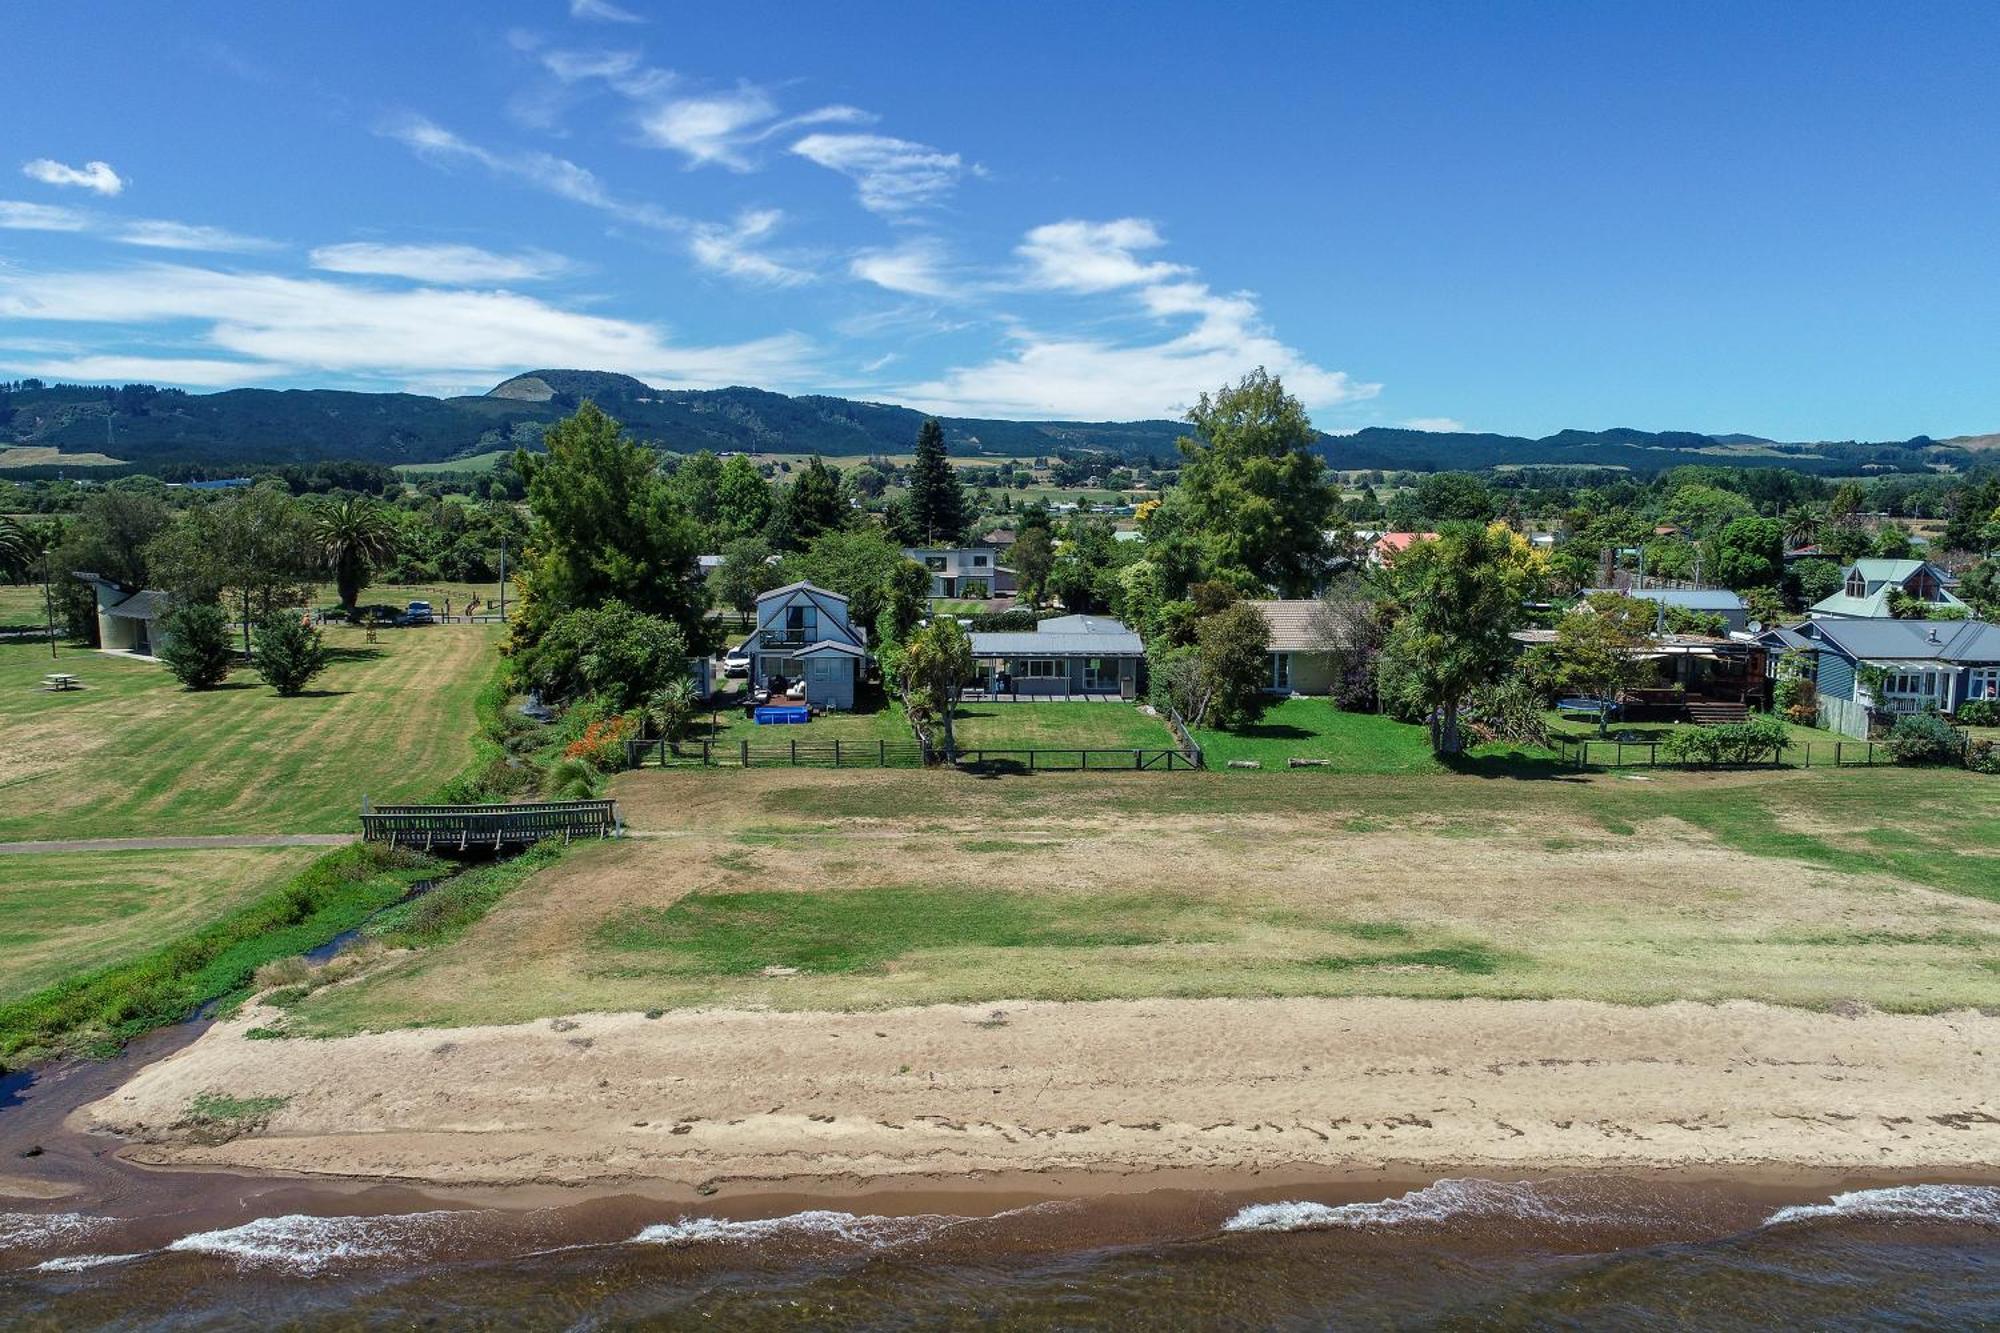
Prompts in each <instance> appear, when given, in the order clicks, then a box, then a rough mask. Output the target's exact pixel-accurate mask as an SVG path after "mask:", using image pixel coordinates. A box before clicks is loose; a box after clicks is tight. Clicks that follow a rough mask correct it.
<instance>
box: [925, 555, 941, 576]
mask: <svg viewBox="0 0 2000 1333" xmlns="http://www.w3.org/2000/svg"><path fill="white" fill-rule="evenodd" d="M924 568H925V569H928V570H929V571H930V572H931V573H933V574H942V573H943V572H944V557H943V556H941V555H927V556H925V557H924Z"/></svg>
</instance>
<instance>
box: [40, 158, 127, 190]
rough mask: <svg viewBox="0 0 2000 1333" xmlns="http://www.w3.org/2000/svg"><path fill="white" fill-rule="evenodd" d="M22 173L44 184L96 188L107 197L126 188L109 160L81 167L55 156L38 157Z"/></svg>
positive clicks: (87, 163) (122, 179) (86, 188)
mask: <svg viewBox="0 0 2000 1333" xmlns="http://www.w3.org/2000/svg"><path fill="white" fill-rule="evenodd" d="M21 174H22V175H23V176H26V177H28V178H29V179H31V180H38V181H40V182H42V184H44V185H74V186H77V187H79V188H81V189H85V190H94V191H96V192H97V193H98V194H101V195H104V196H106V197H107V198H108V197H109V196H111V195H114V194H117V193H118V192H119V191H121V190H123V189H124V188H125V181H124V178H122V177H121V176H119V174H118V173H117V172H115V171H113V170H112V169H111V164H110V163H109V162H86V163H84V164H83V165H82V166H80V167H72V166H65V165H64V164H63V163H61V162H58V161H56V160H55V159H54V158H49V157H38V158H36V159H35V160H34V161H32V162H30V163H28V164H27V165H25V166H23V167H22V168H21Z"/></svg>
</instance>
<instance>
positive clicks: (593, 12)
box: [569, 0, 646, 23]
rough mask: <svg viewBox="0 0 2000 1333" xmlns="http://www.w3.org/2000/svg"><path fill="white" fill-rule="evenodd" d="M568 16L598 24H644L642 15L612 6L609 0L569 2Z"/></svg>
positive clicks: (576, 0) (575, 0)
mask: <svg viewBox="0 0 2000 1333" xmlns="http://www.w3.org/2000/svg"><path fill="white" fill-rule="evenodd" d="M569 16H570V17H571V18H573V19H585V20H589V21H595V22H598V23H644V22H645V21H646V18H645V16H644V15H643V14H635V13H633V12H632V11H631V10H629V9H625V8H623V7H621V6H619V5H614V4H612V3H611V0H569Z"/></svg>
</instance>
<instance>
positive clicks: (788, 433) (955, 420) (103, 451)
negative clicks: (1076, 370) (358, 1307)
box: [0, 370, 2000, 475]
mask: <svg viewBox="0 0 2000 1333" xmlns="http://www.w3.org/2000/svg"><path fill="white" fill-rule="evenodd" d="M585 398H589V399H591V400H593V401H595V402H596V403H597V404H598V406H600V407H602V408H603V409H604V410H605V411H607V412H609V413H610V414H611V415H613V416H615V417H617V418H618V419H619V420H620V421H622V422H624V423H625V425H626V427H627V428H628V429H629V430H630V431H631V432H632V433H633V435H634V436H636V437H637V438H639V439H642V440H645V441H648V442H649V443H652V444H654V445H656V446H658V447H660V448H662V449H667V450H671V451H673V452H676V453H692V452H694V451H696V450H699V449H710V450H713V451H715V452H718V453H722V452H728V451H741V452H757V453H784V454H811V453H818V454H821V455H824V456H826V457H828V458H857V457H865V456H867V455H870V454H906V453H908V452H909V451H910V448H911V446H912V445H913V443H914V442H915V440H916V435H917V427H918V425H919V424H920V423H921V422H922V421H923V419H924V414H923V413H920V412H917V411H915V410H913V409H911V408H907V407H899V406H896V405H894V404H890V403H873V402H865V401H859V400H854V399H847V398H833V397H827V396H823V395H817V394H807V395H801V396H796V397H794V396H788V395H786V394H780V393H771V392H769V391H766V390H763V389H752V388H728V389H660V388H654V387H653V386H651V385H648V384H646V383H644V382H643V381H641V380H638V379H634V378H633V377H631V376H629V375H619V374H612V373H608V372H603V371H586V370H536V371H530V372H528V373H527V374H523V375H516V376H514V377H513V378H511V379H508V380H505V381H503V382H502V383H500V384H498V385H496V386H495V387H494V388H492V389H491V390H489V391H488V392H486V393H484V394H478V395H468V396H464V397H454V398H432V397H427V396H424V395H421V394H412V393H360V392H353V391H349V390H338V389H229V390H224V391H222V392H218V393H206V394H191V393H186V392H182V391H180V390H173V389H164V390H163V389H155V388H153V387H151V386H148V385H126V386H124V387H122V388H120V387H110V386H87V385H44V384H41V383H39V382H36V381H32V380H30V381H25V382H22V383H21V384H17V385H13V386H10V387H7V388H4V389H0V445H11V446H25V447H27V448H28V449H31V450H32V451H33V452H32V453H26V452H24V453H21V454H19V455H18V456H17V459H16V462H17V463H28V462H30V461H33V462H36V463H41V464H42V466H39V467H36V468H35V469H34V471H35V472H37V473H39V472H42V471H44V470H47V469H52V468H54V467H56V466H58V465H59V462H60V460H61V459H63V458H66V457H67V456H68V455H72V454H83V453H90V454H98V455H105V456H108V458H110V459H116V460H121V461H122V462H124V463H126V464H129V465H132V466H134V467H142V466H146V465H155V466H157V465H159V464H162V463H181V464H194V465H201V466H205V467H227V466H233V465H248V464H258V463H297V462H312V461H317V460H321V459H336V458H338V459H359V460H364V461H369V462H380V463H389V464H402V463H438V462H444V461H448V460H451V459H454V458H461V457H469V456H471V455H475V454H480V453H491V452H492V451H494V450H497V449H505V448H509V447H512V446H515V445H526V446H529V447H533V446H534V445H535V444H536V443H538V442H539V440H540V437H541V432H542V430H543V429H544V428H545V427H547V426H548V424H549V423H550V422H553V421H556V420H558V419H560V418H561V417H563V416H566V415H568V414H569V413H570V412H572V411H574V410H575V408H576V406H577V404H578V403H579V402H581V401H583V400H584V399H585ZM940 420H941V421H942V423H943V425H944V428H945V434H946V438H947V440H948V441H949V444H950V447H951V450H952V453H953V454H954V455H955V456H957V457H959V458H961V459H963V458H968V457H976V456H980V455H990V456H993V457H995V458H1009V457H1011V458H1028V457H1038V456H1044V455H1048V454H1052V453H1055V452H1057V451H1058V450H1066V449H1067V450H1094V451H1102V452H1106V453H1111V454H1117V455H1121V456H1124V457H1127V458H1135V459H1136V458H1140V457H1145V458H1151V459H1159V460H1166V459H1171V458H1173V457H1174V456H1175V441H1176V440H1178V439H1179V438H1180V437H1181V436H1183V435H1185V434H1186V433H1187V427H1186V426H1185V425H1184V424H1182V423H1180V422H1176V421H1120V422H1081V421H1006V420H998V419H986V418H974V417H944V418H941V419H940ZM1994 448H2000V436H1967V437H1960V438H1958V439H1954V440H1944V441H1935V440H1931V439H1928V438H1926V437H1923V436H1918V437H1916V438H1915V439H1910V440H1902V441H1884V442H1874V443H1869V442H1858V441H1841V442H1814V443H1783V442H1778V441H1772V440H1767V439H1763V438H1761V437H1758V436H1754V435H1741V434H1730V435H1703V434H1696V433H1692V432H1685V431H1641V430H1630V429H1613V430H1599V431H1583V430H1565V431H1561V432H1558V433H1557V434H1554V435H1549V436H1545V437H1543V438H1540V439H1530V438H1527V437H1523V436H1516V435H1499V434H1490V433H1483V432H1457V433H1445V432H1437V431H1421V430H1404V429H1395V428H1386V427H1369V428H1367V429H1364V430H1360V431H1356V432H1354V433H1352V434H1346V435H1328V434H1322V435H1321V437H1320V452H1321V453H1322V454H1323V455H1324V456H1325V457H1326V458H1327V460H1328V461H1329V462H1330V463H1331V464H1332V465H1333V466H1336V467H1342V468H1381V469H1385V470H1390V469H1399V468H1403V469H1412V470H1417V471H1438V470H1445V469H1467V470H1474V469H1481V468H1489V467H1506V466H1525V465H1574V466H1589V467H1622V468H1628V469H1631V470H1633V471H1636V472H1656V471H1659V470H1661V469H1663V468H1668V467H1674V466H1678V465H1680V464H1684V463H1711V464H1712V463H1730V464H1737V465H1743V466H1772V467H1786V468H1794V469H1798V470H1801V471H1807V472H1816V473H1832V474H1841V475H1853V474H1856V473H1863V472H1923V471H1930V470H1932V469H1934V468H1937V467H1940V466H1951V467H1964V466H1968V465H1970V464H1971V463H1973V462H1975V461H1978V459H1979V456H1980V453H1981V452H1982V451H1983V450H1990V449H1994ZM51 451H60V453H59V454H57V453H52V452H51ZM1989 457H1990V455H1989ZM46 460H57V461H55V462H50V461H46ZM6 462H7V458H6V454H5V453H0V466H4V465H5V464H6ZM71 466H75V464H71ZM474 466H477V465H476V464H475V465H474ZM15 475H19V472H18V471H16V473H15Z"/></svg>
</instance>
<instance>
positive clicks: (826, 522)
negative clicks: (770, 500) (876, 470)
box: [770, 454, 851, 551]
mask: <svg viewBox="0 0 2000 1333" xmlns="http://www.w3.org/2000/svg"><path fill="white" fill-rule="evenodd" d="M850 512H851V511H850V510H849V509H848V507H847V503H846V502H845V501H844V500H842V499H841V498H840V473H839V471H838V470H837V469H834V468H830V467H828V466H827V465H826V464H825V463H823V462H821V461H820V457H819V455H818V454H814V455H813V456H812V458H811V460H810V461H808V462H807V463H806V465H805V467H804V468H802V469H800V471H799V475H798V478H797V480H795V481H793V482H792V484H791V485H789V486H787V487H786V488H785V490H784V493H783V494H782V495H780V496H779V497H778V502H777V504H776V506H775V507H774V508H773V509H772V511H771V524H770V536H771V545H773V546H775V547H777V548H778V549H779V550H781V551H803V550H804V549H805V548H806V547H808V546H810V545H811V544H812V541H813V538H815V537H817V536H819V535H820V534H821V533H822V532H830V531H832V530H833V529H835V528H843V527H846V526H847V516H848V514H849V513H850Z"/></svg>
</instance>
